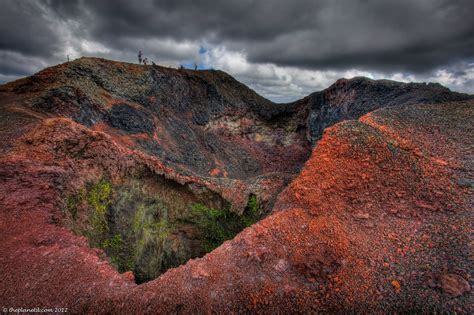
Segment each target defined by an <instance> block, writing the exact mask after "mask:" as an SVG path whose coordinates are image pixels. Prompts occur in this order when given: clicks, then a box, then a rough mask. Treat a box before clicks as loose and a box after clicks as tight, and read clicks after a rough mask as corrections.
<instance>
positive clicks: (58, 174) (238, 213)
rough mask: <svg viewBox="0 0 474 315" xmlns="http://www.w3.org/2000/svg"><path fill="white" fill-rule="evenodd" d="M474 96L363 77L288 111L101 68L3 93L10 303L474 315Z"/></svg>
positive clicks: (1, 292) (158, 75) (1, 193)
mask: <svg viewBox="0 0 474 315" xmlns="http://www.w3.org/2000/svg"><path fill="white" fill-rule="evenodd" d="M473 102H474V101H473V96H471V95H467V94H461V93H455V92H452V91H450V90H449V89H447V88H445V87H443V86H441V85H439V84H424V83H399V82H394V81H387V80H378V81H376V80H371V79H367V78H362V77H358V78H353V79H350V80H348V79H340V80H338V81H337V82H335V83H334V84H333V85H331V86H330V87H329V88H327V89H325V90H323V91H320V92H315V93H313V94H311V95H309V96H307V97H305V98H303V99H301V100H298V101H296V102H292V103H287V104H276V103H273V102H271V101H269V100H267V99H265V98H263V97H261V96H259V95H258V94H257V93H255V92H254V91H252V90H251V89H249V88H248V87H246V86H245V85H243V84H241V83H240V82H238V81H236V80H235V79H233V78H232V77H231V76H229V75H228V74H226V73H224V72H222V71H216V70H199V71H193V70H185V69H179V70H178V69H170V68H166V67H160V66H155V65H153V66H143V65H134V64H128V63H121V62H115V61H109V60H105V59H98V58H81V59H78V60H75V61H73V62H68V63H64V64H61V65H58V66H54V67H51V68H47V69H45V70H43V71H41V72H39V73H37V74H35V75H33V76H31V77H28V78H25V79H20V80H17V81H15V82H12V83H8V84H5V85H2V86H1V87H0V134H1V137H0V182H1V186H0V187H1V188H0V207H1V214H0V215H1V217H0V219H1V221H0V222H1V234H2V235H1V237H2V242H1V243H0V249H1V251H2V258H1V261H2V263H1V269H2V270H1V274H2V276H3V279H2V280H1V281H2V286H1V287H2V288H1V289H0V297H1V300H2V301H4V303H7V304H9V305H22V306H27V305H30V306H37V305H44V306H48V305H55V306H57V305H66V306H67V307H69V308H70V309H71V310H72V311H74V312H90V313H97V312H100V313H102V312H114V313H115V312H119V313H130V312H146V311H155V312H165V313H171V312H177V313H179V312H188V313H191V312H211V311H212V312H248V311H257V312H263V313H265V312H271V310H272V309H274V308H275V307H279V309H280V310H281V311H282V312H285V311H296V312H308V311H318V312H324V311H337V312H341V311H344V310H351V311H353V310H364V309H367V307H370V308H371V309H374V310H379V311H400V310H402V311H403V310H419V311H422V312H432V311H436V312H438V311H464V312H468V310H469V308H470V305H469V296H470V288H471V284H470V283H471V282H472V280H471V276H470V271H471V270H472V259H471V258H472V257H471V256H472V255H471V254H470V251H471V250H472V241H470V240H469V237H468V235H469V231H470V229H471V227H470V223H469V222H472V220H470V219H472V186H473V185H472V183H473V164H472V162H473V160H474V159H473V150H472V149H473V143H472V139H471V138H470V137H469V136H470V135H472V134H473V130H472V119H473V108H474V107H473V104H474V103H473ZM145 282H147V283H146V284H143V283H145ZM201 301H202V302H201ZM58 303H59V304H58Z"/></svg>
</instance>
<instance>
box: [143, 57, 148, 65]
mask: <svg viewBox="0 0 474 315" xmlns="http://www.w3.org/2000/svg"><path fill="white" fill-rule="evenodd" d="M147 62H148V58H146V57H145V59H143V64H144V65H145V66H146V63H147Z"/></svg>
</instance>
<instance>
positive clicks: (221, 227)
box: [191, 195, 261, 252]
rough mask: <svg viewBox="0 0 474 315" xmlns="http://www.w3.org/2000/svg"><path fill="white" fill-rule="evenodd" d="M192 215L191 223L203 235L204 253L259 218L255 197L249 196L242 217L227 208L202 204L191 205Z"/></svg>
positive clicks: (258, 207)
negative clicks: (215, 207)
mask: <svg viewBox="0 0 474 315" xmlns="http://www.w3.org/2000/svg"><path fill="white" fill-rule="evenodd" d="M192 215H193V217H192V219H191V220H192V222H193V223H194V224H196V226H197V227H198V229H199V230H200V231H201V232H202V234H203V238H204V242H203V250H204V251H205V252H210V251H212V250H213V249H215V248H216V247H218V246H219V245H221V244H222V243H223V242H224V241H226V240H229V239H232V238H234V236H235V235H237V234H238V233H239V232H240V231H242V230H243V229H245V228H246V227H249V226H250V225H252V224H254V223H255V222H257V221H258V220H259V219H260V217H261V214H260V206H259V204H258V201H257V197H256V196H255V195H251V196H250V198H249V201H248V204H247V207H246V209H245V211H244V213H243V214H242V215H239V214H237V213H235V212H232V211H230V209H229V207H227V208H224V209H214V208H209V207H207V206H205V205H204V204H202V203H196V204H194V205H192Z"/></svg>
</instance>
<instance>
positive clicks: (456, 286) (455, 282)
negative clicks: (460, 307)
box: [439, 273, 471, 297]
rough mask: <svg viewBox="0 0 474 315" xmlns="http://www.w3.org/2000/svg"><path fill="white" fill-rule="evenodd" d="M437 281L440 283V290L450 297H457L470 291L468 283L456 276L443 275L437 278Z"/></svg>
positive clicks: (451, 274) (450, 274)
mask: <svg viewBox="0 0 474 315" xmlns="http://www.w3.org/2000/svg"><path fill="white" fill-rule="evenodd" d="M439 281H440V283H441V289H442V290H443V291H444V292H445V293H446V294H448V295H450V296H452V297H458V296H461V295H463V294H464V293H466V292H469V291H471V286H470V285H469V282H467V281H466V280H465V279H464V278H463V277H461V276H459V275H457V274H453V273H448V274H443V275H441V276H440V277H439Z"/></svg>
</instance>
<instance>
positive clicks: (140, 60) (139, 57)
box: [138, 50, 142, 64]
mask: <svg viewBox="0 0 474 315" xmlns="http://www.w3.org/2000/svg"><path fill="white" fill-rule="evenodd" d="M138 63H139V64H142V51H141V50H140V51H139V52H138Z"/></svg>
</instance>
